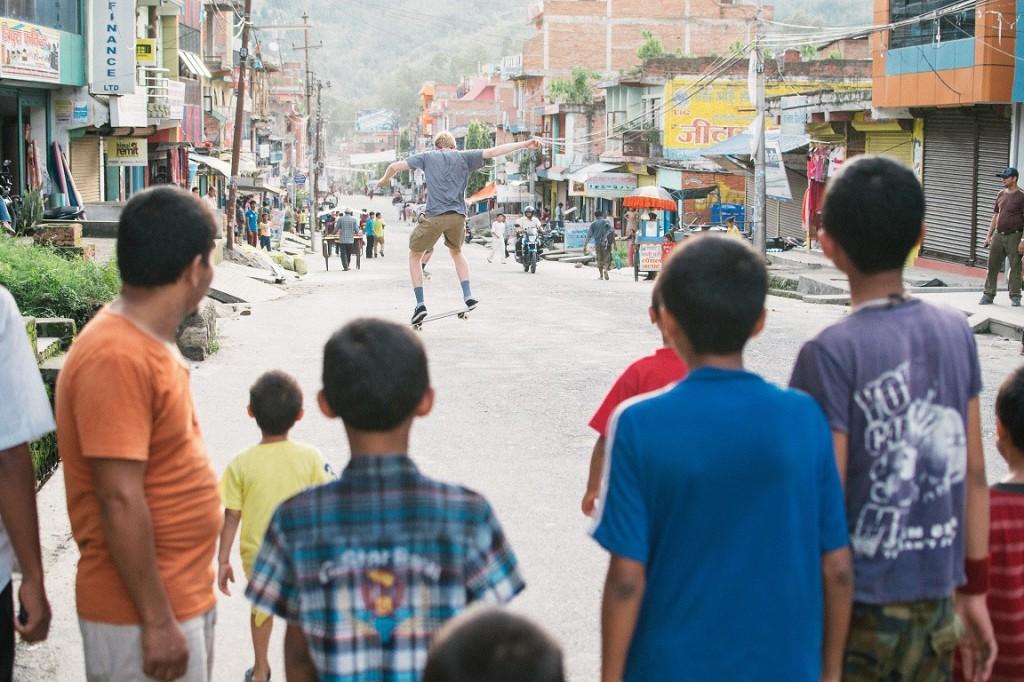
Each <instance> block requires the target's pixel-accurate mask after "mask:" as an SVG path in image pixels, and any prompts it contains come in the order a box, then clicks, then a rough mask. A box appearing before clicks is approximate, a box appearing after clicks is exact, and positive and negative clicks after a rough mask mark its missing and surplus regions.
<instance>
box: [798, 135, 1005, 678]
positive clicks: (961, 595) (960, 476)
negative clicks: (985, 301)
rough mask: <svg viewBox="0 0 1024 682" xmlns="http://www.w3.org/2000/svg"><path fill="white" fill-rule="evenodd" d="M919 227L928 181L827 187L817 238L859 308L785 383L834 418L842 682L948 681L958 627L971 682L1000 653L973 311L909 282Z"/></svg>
mask: <svg viewBox="0 0 1024 682" xmlns="http://www.w3.org/2000/svg"><path fill="white" fill-rule="evenodd" d="M880 188H884V191H880ZM869 196H870V197H872V200H871V201H865V200H864V197H869ZM924 218H925V197H924V191H923V190H922V188H921V183H920V181H918V179H917V177H915V175H914V173H913V171H912V170H910V169H909V168H907V167H906V166H903V165H902V164H900V163H899V162H897V161H895V160H893V159H891V158H889V157H884V156H871V155H869V156H859V157H857V158H856V159H854V160H852V161H847V162H845V163H844V164H843V165H842V168H841V169H840V170H839V172H838V174H837V175H835V176H833V177H832V178H831V180H830V181H829V186H828V189H827V190H826V193H825V201H824V211H823V229H822V230H820V231H819V232H818V239H819V240H820V242H821V247H822V250H823V251H824V252H825V255H826V256H827V257H828V258H829V259H831V260H832V262H833V263H835V265H836V267H837V268H838V269H839V270H841V271H842V272H844V273H845V274H846V275H847V277H848V278H849V281H850V302H851V304H852V312H851V313H850V315H848V316H847V317H846V318H844V319H843V320H842V321H840V322H837V323H836V324H833V325H832V326H831V327H828V328H826V329H825V330H824V331H822V332H821V333H820V334H819V335H818V336H817V337H816V338H815V339H813V340H811V341H809V342H807V343H806V344H805V345H804V347H803V348H802V349H801V351H800V354H799V356H798V357H797V361H796V365H795V367H794V368H793V376H792V378H791V379H790V385H791V386H792V387H793V388H797V389H800V390H802V391H804V392H806V393H808V394H810V395H811V396H813V397H814V398H815V399H816V400H817V401H818V403H819V404H820V405H821V406H822V408H823V409H824V411H825V414H826V415H827V417H828V421H829V427H830V429H831V431H832V435H833V440H834V445H835V455H836V461H837V463H838V468H839V471H840V473H841V476H842V477H843V478H844V479H845V481H844V483H845V488H846V510H847V514H848V515H849V520H848V527H849V530H850V534H851V545H852V547H853V553H854V566H855V569H856V570H855V574H856V580H855V581H854V585H853V587H854V600H855V603H854V606H853V618H852V623H851V628H850V636H849V639H848V640H847V643H846V654H845V661H844V664H843V670H842V672H843V680H844V681H845V682H876V681H877V680H878V679H879V671H886V672H885V674H884V677H886V678H888V679H899V680H948V679H950V677H951V676H952V674H953V651H954V649H955V648H956V646H957V640H958V639H959V638H960V633H964V634H963V638H962V639H960V650H961V654H962V655H963V661H964V668H965V670H966V671H967V679H969V680H972V682H974V681H975V680H977V681H983V680H987V679H988V676H989V674H990V673H991V671H992V665H993V662H994V660H995V656H996V649H997V647H996V641H995V637H994V635H993V633H992V624H991V622H990V620H989V613H988V608H987V607H986V603H985V592H986V591H987V589H988V584H989V559H988V556H989V547H988V537H989V530H988V523H989V515H988V509H989V489H988V486H987V484H986V482H985V455H984V450H983V447H982V440H981V411H980V407H979V401H978V394H979V393H980V391H981V368H980V366H979V362H978V350H977V346H976V344H975V341H974V334H973V333H972V332H971V328H970V326H969V325H968V324H967V318H965V317H964V316H963V315H962V314H961V313H960V312H959V311H956V310H953V309H952V308H946V307H940V306H936V305H933V304H931V303H929V302H927V301H924V300H922V299H919V298H912V297H910V296H908V295H907V293H906V290H905V289H904V285H903V268H904V267H905V264H906V261H907V257H908V256H909V255H910V252H911V250H912V249H913V248H914V247H915V246H916V245H917V244H919V243H920V242H921V238H922V237H923V234H924ZM958 616H959V621H960V623H962V624H963V628H962V629H961V627H959V623H958V622H957V621H958Z"/></svg>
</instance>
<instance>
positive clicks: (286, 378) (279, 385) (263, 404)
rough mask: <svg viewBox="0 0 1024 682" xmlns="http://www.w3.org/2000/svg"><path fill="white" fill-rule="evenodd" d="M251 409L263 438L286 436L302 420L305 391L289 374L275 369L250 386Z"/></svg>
mask: <svg viewBox="0 0 1024 682" xmlns="http://www.w3.org/2000/svg"><path fill="white" fill-rule="evenodd" d="M249 407H251V408H252V415H253V417H255V418H256V424H257V425H258V426H259V427H260V431H262V432H263V435H265V436H283V435H285V434H286V433H288V432H289V431H291V430H292V427H293V426H295V421H296V420H297V419H298V418H299V411H300V410H301V409H302V389H301V388H300V387H299V382H297V381H296V380H295V379H294V378H293V377H292V376H291V375H290V374H286V373H284V372H282V371H280V370H276V369H275V370H273V371H270V372H267V373H266V374H264V375H263V376H261V377H260V378H259V379H257V380H256V383H254V384H253V385H252V386H251V387H249Z"/></svg>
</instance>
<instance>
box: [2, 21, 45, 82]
mask: <svg viewBox="0 0 1024 682" xmlns="http://www.w3.org/2000/svg"><path fill="white" fill-rule="evenodd" d="M0 78H11V79H16V80H29V81H41V82H43V83H59V82H60V33H58V32H57V31H54V30H52V29H48V28H43V27H42V26H36V25H35V24H26V23H25V22H23V21H17V20H15V19H0Z"/></svg>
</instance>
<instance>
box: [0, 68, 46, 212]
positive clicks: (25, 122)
mask: <svg viewBox="0 0 1024 682" xmlns="http://www.w3.org/2000/svg"><path fill="white" fill-rule="evenodd" d="M50 126H51V116H50V93H49V91H47V90H40V89H36V88H31V87H21V86H19V87H10V86H7V85H0V163H5V162H8V161H9V162H10V166H9V168H10V171H11V173H12V175H13V176H14V186H15V188H16V189H17V191H18V192H19V193H23V192H25V190H27V189H29V188H32V187H40V186H42V187H43V191H44V193H46V194H49V192H50V190H51V188H50V187H49V178H48V173H47V163H46V156H47V150H48V149H49V143H50V139H51V128H50Z"/></svg>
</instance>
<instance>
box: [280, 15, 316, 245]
mask: <svg viewBox="0 0 1024 682" xmlns="http://www.w3.org/2000/svg"><path fill="white" fill-rule="evenodd" d="M288 28H291V27H288ZM299 28H302V31H303V37H302V47H298V46H296V45H294V44H293V45H292V49H294V50H302V52H303V53H304V54H305V55H306V77H305V81H306V85H305V87H306V92H305V95H306V151H307V154H308V153H309V151H310V148H311V147H312V146H313V102H312V100H313V71H312V70H311V69H310V68H309V51H310V50H319V49H320V48H322V47H323V46H324V43H323V41H320V44H319V45H310V44H309V29H310V25H309V13H308V12H303V13H302V25H301V27H299ZM314 163H315V161H314ZM310 165H311V166H312V165H313V164H310ZM309 170H310V172H311V173H313V174H314V177H315V173H316V171H315V170H313V169H312V168H310V169H309ZM309 217H310V220H309V232H310V248H312V246H313V241H312V237H313V230H314V227H315V226H316V224H317V220H316V195H315V194H314V195H313V197H312V201H310V207H309Z"/></svg>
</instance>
